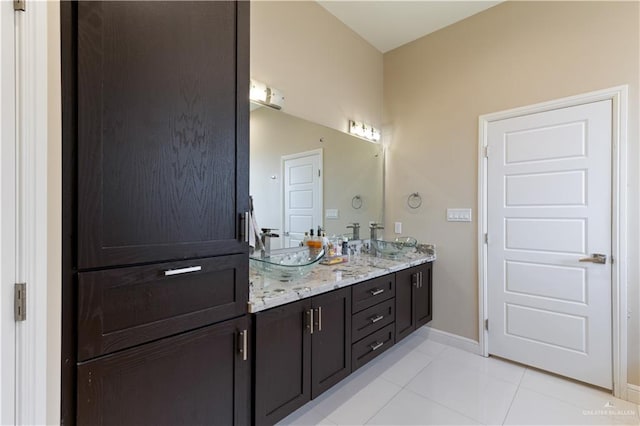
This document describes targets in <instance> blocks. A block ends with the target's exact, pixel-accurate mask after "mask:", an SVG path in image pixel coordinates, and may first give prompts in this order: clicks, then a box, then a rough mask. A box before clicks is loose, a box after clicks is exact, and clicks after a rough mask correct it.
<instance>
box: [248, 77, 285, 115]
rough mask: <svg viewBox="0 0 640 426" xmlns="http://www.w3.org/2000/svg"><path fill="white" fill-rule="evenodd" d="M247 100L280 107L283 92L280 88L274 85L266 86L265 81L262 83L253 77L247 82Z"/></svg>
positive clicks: (281, 105) (282, 100)
mask: <svg viewBox="0 0 640 426" xmlns="http://www.w3.org/2000/svg"><path fill="white" fill-rule="evenodd" d="M249 87H250V90H249V100H250V101H251V102H254V103H257V104H260V105H264V106H268V107H271V108H274V109H282V107H283V106H284V93H282V90H280V89H276V88H275V87H268V86H267V85H266V84H265V83H262V82H260V81H258V80H254V79H253V78H252V79H251V81H250V84H249Z"/></svg>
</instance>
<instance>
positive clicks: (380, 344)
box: [369, 342, 384, 351]
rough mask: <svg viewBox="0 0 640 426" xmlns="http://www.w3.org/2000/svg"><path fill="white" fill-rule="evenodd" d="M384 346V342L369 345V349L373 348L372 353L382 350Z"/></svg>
mask: <svg viewBox="0 0 640 426" xmlns="http://www.w3.org/2000/svg"><path fill="white" fill-rule="evenodd" d="M382 345H384V342H377V343H373V344H371V345H369V347H370V348H371V350H372V351H375V350H377V349H380V348H381V347H382Z"/></svg>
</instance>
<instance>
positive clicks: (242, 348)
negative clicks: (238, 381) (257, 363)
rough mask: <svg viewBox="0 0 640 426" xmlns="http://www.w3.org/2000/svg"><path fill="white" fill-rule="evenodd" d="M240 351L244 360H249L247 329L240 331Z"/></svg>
mask: <svg viewBox="0 0 640 426" xmlns="http://www.w3.org/2000/svg"><path fill="white" fill-rule="evenodd" d="M240 353H241V354H242V360H243V361H246V360H247V330H242V331H241V332H240Z"/></svg>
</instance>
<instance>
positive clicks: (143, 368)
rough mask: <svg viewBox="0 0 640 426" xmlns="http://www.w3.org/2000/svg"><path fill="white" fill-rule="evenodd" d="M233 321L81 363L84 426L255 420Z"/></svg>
mask: <svg viewBox="0 0 640 426" xmlns="http://www.w3.org/2000/svg"><path fill="white" fill-rule="evenodd" d="M249 322H250V321H249V318H248V317H247V316H245V317H241V318H239V319H235V320H231V321H226V322H223V323H221V324H217V325H213V326H209V327H206V328H203V329H200V330H197V331H194V332H189V333H184V334H181V335H178V336H175V337H170V338H166V339H162V340H159V341H156V342H153V343H148V344H146V345H142V346H138V347H136V348H133V349H129V350H125V351H122V352H118V353H115V354H113V355H108V356H105V357H102V358H98V359H96V360H93V361H88V362H85V363H81V364H79V365H78V417H77V423H78V424H80V425H176V424H183V425H186V424H189V425H204V424H207V425H233V424H248V423H249V421H250V419H249V416H248V413H249V412H250V393H249V388H250V379H251V374H250V365H251V364H250V361H249V359H248V358H247V359H246V360H245V358H246V357H245V354H246V353H247V351H246V350H244V352H243V349H244V346H243V341H244V339H242V338H241V337H243V336H242V335H241V333H242V332H243V331H245V330H249Z"/></svg>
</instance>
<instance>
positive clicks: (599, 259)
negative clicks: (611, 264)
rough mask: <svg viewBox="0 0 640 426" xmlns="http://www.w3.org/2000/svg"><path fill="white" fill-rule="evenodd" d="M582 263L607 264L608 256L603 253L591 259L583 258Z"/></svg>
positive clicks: (593, 255) (592, 256) (594, 255)
mask: <svg viewBox="0 0 640 426" xmlns="http://www.w3.org/2000/svg"><path fill="white" fill-rule="evenodd" d="M580 262H591V263H607V255H606V254H601V253H593V254H592V255H591V256H590V257H583V258H581V259H580Z"/></svg>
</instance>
